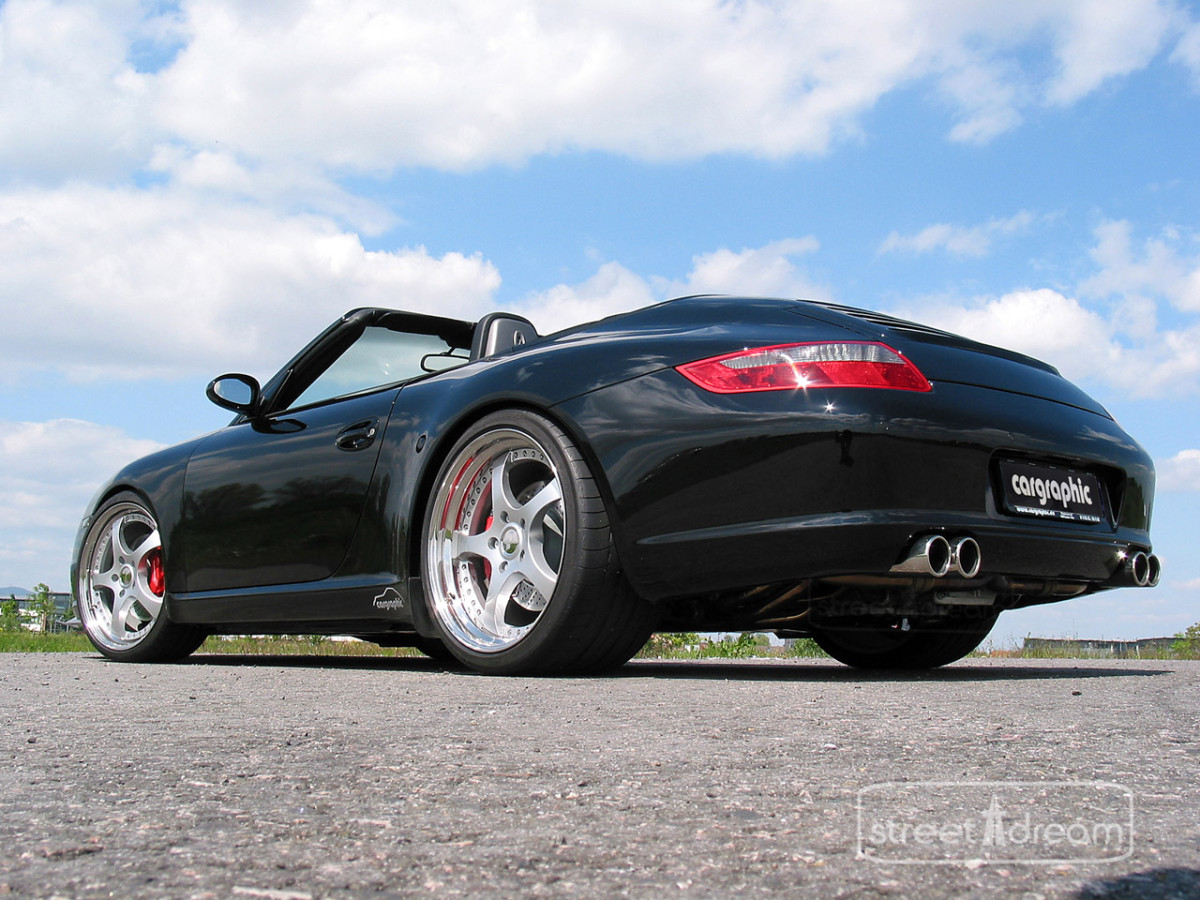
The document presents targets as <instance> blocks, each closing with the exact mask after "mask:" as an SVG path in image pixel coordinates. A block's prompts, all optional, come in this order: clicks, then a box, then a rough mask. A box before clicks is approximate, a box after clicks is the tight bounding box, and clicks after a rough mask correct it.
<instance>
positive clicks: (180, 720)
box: [0, 654, 1200, 900]
mask: <svg viewBox="0 0 1200 900" xmlns="http://www.w3.org/2000/svg"><path fill="white" fill-rule="evenodd" d="M0 719H2V720H3V736H2V740H0V896H16V897H72V898H75V897H79V898H100V897H118V898H140V897H180V898H210V897H211V898H225V897H235V898H236V897H260V898H266V900H302V898H368V897H370V898H377V897H390V896H413V897H417V896H420V897H425V896H431V897H441V896H445V897H452V896H463V897H468V896H469V897H501V896H503V897H518V896H520V897H589V898H590V897H596V898H599V897H605V898H607V897H623V896H628V897H647V898H650V897H652V898H656V900H659V898H670V897H681V898H682V897H735V896H738V897H740V896H762V895H784V896H801V897H803V896H813V897H821V898H841V897H856V898H857V897H861V898H880V897H895V898H907V897H917V896H920V897H924V898H941V897H946V898H949V897H1000V896H1003V897H1029V898H1036V897H1045V898H1126V897H1128V898H1134V897H1136V898H1185V897H1200V778H1198V777H1197V776H1198V774H1200V663H1197V662H1168V661H1138V660H1123V661H1074V660H1054V661H1041V660H1036V661H1035V660H1024V661H1013V660H992V659H988V660H967V661H964V662H961V663H958V664H956V665H953V666H950V667H948V668H946V669H943V670H940V671H937V672H933V673H925V674H919V675H900V674H864V673H861V672H857V671H854V670H851V669H848V668H845V667H843V666H840V665H837V664H835V663H832V662H828V661H809V660H796V661H774V660H773V661H745V662H743V661H702V662H662V663H656V662H634V663H631V664H629V665H628V666H626V667H625V668H623V669H622V670H620V671H619V673H618V674H616V675H615V676H612V677H604V678H564V679H526V678H487V677H481V676H476V675H470V674H466V673H464V672H460V671H447V670H445V669H442V668H440V667H439V666H438V665H436V664H434V663H433V662H431V661H427V660H423V659H412V660H408V659H363V658H340V659H339V658H332V659H331V658H328V657H320V658H318V657H313V658H280V657H275V658H262V657H226V656H197V657H195V658H193V659H192V660H190V661H188V662H186V663H184V664H179V665H166V666H131V665H120V664H114V663H109V662H107V661H105V660H103V659H101V658H100V657H98V656H95V655H91V654H61V655H52V654H46V655H37V654H29V655H22V654H6V655H0ZM1031 824H1032V826H1033V829H1032V831H1031V827H1030V826H1031ZM1097 828H1100V831H1097V830H1096V829H1097ZM1088 829H1091V831H1089V830H1088ZM1034 832H1036V833H1034ZM1031 835H1032V836H1031Z"/></svg>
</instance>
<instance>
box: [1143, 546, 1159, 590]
mask: <svg viewBox="0 0 1200 900" xmlns="http://www.w3.org/2000/svg"><path fill="white" fill-rule="evenodd" d="M1146 559H1147V561H1148V562H1149V568H1148V571H1147V574H1146V587H1154V586H1155V585H1156V584H1158V579H1159V578H1161V577H1162V560H1161V559H1159V558H1158V556H1157V555H1156V554H1154V553H1150V554H1148V555H1147V556H1146Z"/></svg>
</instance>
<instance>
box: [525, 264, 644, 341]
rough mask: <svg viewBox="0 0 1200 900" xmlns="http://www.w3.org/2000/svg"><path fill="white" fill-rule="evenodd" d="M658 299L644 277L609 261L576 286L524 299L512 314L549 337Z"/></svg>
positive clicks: (568, 286)
mask: <svg viewBox="0 0 1200 900" xmlns="http://www.w3.org/2000/svg"><path fill="white" fill-rule="evenodd" d="M658 299H662V298H660V297H656V296H655V295H654V293H653V292H652V291H651V288H650V285H649V284H648V283H647V281H646V280H645V279H644V278H642V277H641V276H640V275H637V274H635V273H633V272H631V271H630V270H629V269H626V268H625V267H624V266H622V265H620V264H619V263H615V262H609V263H605V264H604V265H602V266H601V267H600V268H599V270H598V271H597V272H596V274H595V275H593V276H592V277H591V278H589V279H587V280H586V281H584V282H582V283H580V284H578V285H565V284H559V285H555V286H554V287H552V288H550V289H549V290H548V291H543V292H541V293H537V294H532V295H530V296H529V297H526V298H525V299H524V300H523V301H521V303H520V304H518V305H517V306H515V307H514V312H519V313H521V314H522V315H524V316H526V317H527V318H528V319H529V320H530V321H531V322H533V324H534V325H535V326H536V327H537V329H538V331H539V333H541V334H550V333H551V332H553V331H559V330H561V329H563V328H570V327H571V326H573V325H581V324H583V323H584V322H592V321H595V320H596V319H602V318H604V317H605V316H612V315H616V314H617V313H622V312H628V311H630V310H632V309H638V308H639V307H642V306H649V305H650V304H651V303H654V302H655V301H656V300H658Z"/></svg>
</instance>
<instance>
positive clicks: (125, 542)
mask: <svg viewBox="0 0 1200 900" xmlns="http://www.w3.org/2000/svg"><path fill="white" fill-rule="evenodd" d="M165 597H166V572H165V569H164V567H163V550H162V537H161V536H160V534H159V530H158V523H157V522H156V521H155V519H154V516H153V515H152V514H151V512H150V510H149V509H147V508H146V506H145V505H144V504H143V503H142V502H141V501H140V500H139V499H137V498H136V497H134V496H133V495H128V494H119V495H117V496H116V497H114V498H113V499H111V500H110V501H108V502H107V503H105V504H104V505H103V506H102V507H101V508H100V509H99V510H98V511H97V513H96V516H95V517H94V519H93V520H92V524H91V527H90V528H89V529H88V533H87V537H86V538H85V539H84V542H83V548H82V551H81V553H80V557H79V561H78V588H77V600H78V608H79V618H80V620H81V621H82V623H83V628H84V631H85V632H86V633H87V636H88V638H89V639H90V640H91V642H92V643H93V644H94V645H95V646H96V649H98V650H99V651H100V652H101V653H104V654H105V655H106V656H110V657H112V658H114V659H131V660H139V659H145V660H150V659H167V658H174V657H178V656H186V655H187V654H188V653H190V652H191V651H192V650H194V649H195V648H196V647H197V646H199V644H200V642H201V641H202V640H203V637H204V636H203V634H202V633H201V632H199V631H196V630H194V629H190V628H186V627H184V626H179V625H174V624H173V623H170V622H169V621H167V617H166V616H165V615H164V611H163V605H164V599H165Z"/></svg>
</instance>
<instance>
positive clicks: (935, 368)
mask: <svg viewBox="0 0 1200 900" xmlns="http://www.w3.org/2000/svg"><path fill="white" fill-rule="evenodd" d="M796 312H797V313H799V314H800V315H804V316H810V317H813V318H819V319H822V320H824V321H828V322H831V323H836V324H838V325H840V326H842V327H843V328H848V329H850V330H852V331H856V332H858V333H860V334H862V335H863V336H864V337H869V338H870V339H871V340H878V341H882V342H884V343H885V344H888V345H889V346H891V347H892V348H893V349H896V350H899V351H900V352H901V353H903V354H904V355H905V356H907V357H908V358H909V359H910V360H911V361H912V362H913V363H914V364H915V365H916V366H917V368H918V369H920V370H921V373H922V374H923V375H924V376H925V377H926V378H928V379H929V380H930V381H931V382H933V383H934V384H935V385H936V384H937V383H938V382H944V383H955V384H968V385H973V386H976V387H984V388H991V389H993V390H998V391H1007V392H1009V393H1014V394H1025V395H1027V396H1030V397H1040V398H1042V399H1044V400H1052V401H1054V402H1055V403H1064V404H1066V405H1068V406H1074V407H1076V408H1078V409H1085V410H1088V411H1089V412H1093V413H1096V414H1097V415H1101V416H1104V417H1105V418H1111V417H1110V416H1109V414H1108V411H1107V410H1106V409H1105V408H1104V407H1103V406H1101V405H1100V404H1099V403H1097V402H1096V401H1095V400H1093V399H1092V398H1091V397H1089V396H1088V395H1087V394H1086V393H1084V392H1083V391H1082V390H1080V389H1079V388H1077V387H1076V386H1075V385H1073V384H1071V382H1069V381H1067V380H1066V379H1065V378H1063V377H1062V376H1061V375H1060V374H1059V373H1058V370H1057V369H1055V368H1054V367H1053V366H1051V365H1049V364H1048V363H1044V362H1042V361H1041V360H1038V359H1034V358H1033V357H1031V356H1025V355H1024V354H1022V353H1016V352H1014V351H1012V350H1005V349H1003V348H1001V347H994V346H992V345H990V344H983V343H980V342H978V341H972V340H969V339H968V338H964V337H961V336H960V335H957V334H951V333H950V332H948V331H941V330H939V329H937V328H931V327H930V326H928V325H921V324H919V323H917V322H909V321H906V320H904V319H898V318H895V317H893V316H889V315H885V314H883V313H877V312H870V311H868V310H861V309H855V308H853V307H849V306H839V305H837V304H832V303H816V302H808V301H806V302H804V303H803V304H802V305H798V306H797V309H796Z"/></svg>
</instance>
